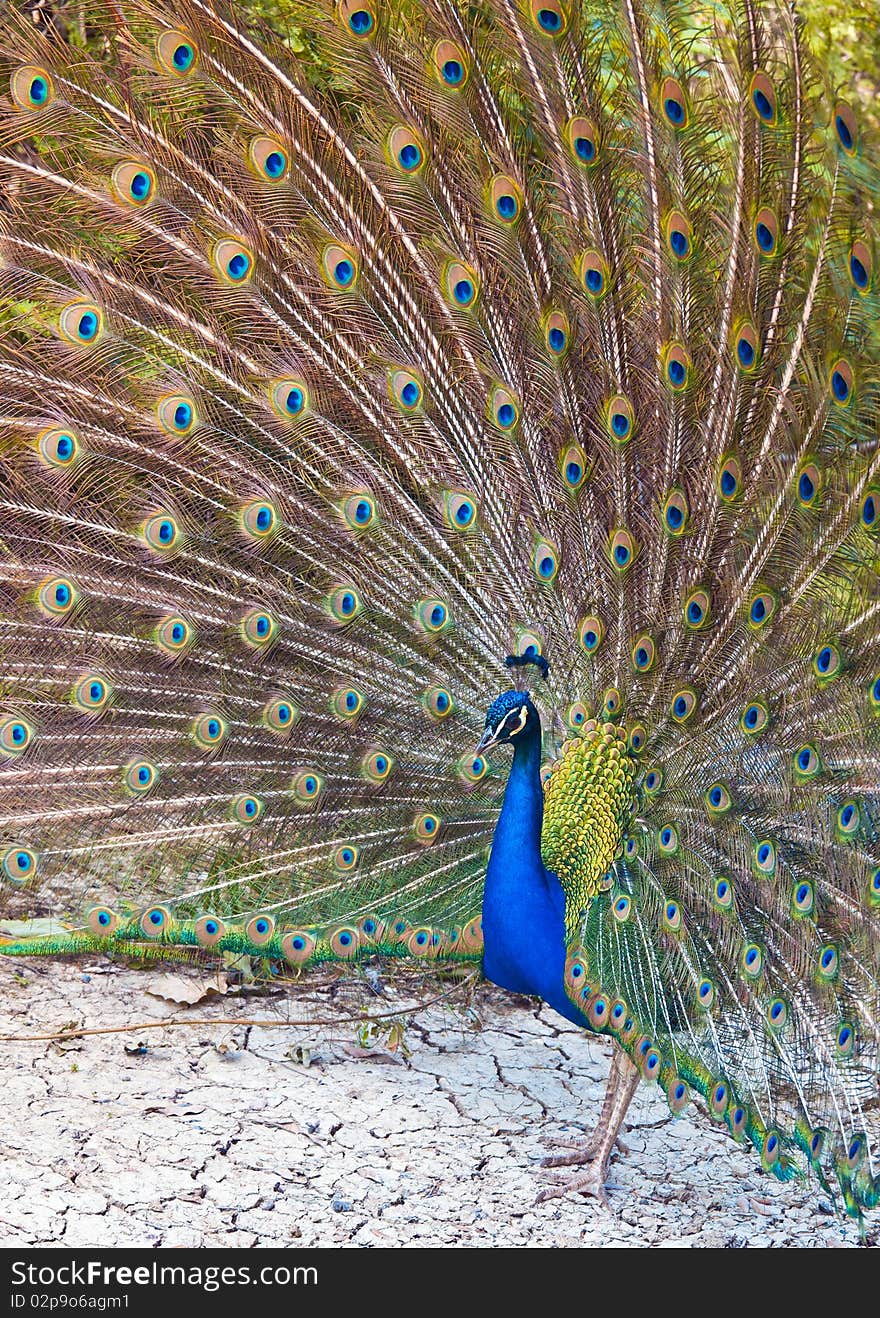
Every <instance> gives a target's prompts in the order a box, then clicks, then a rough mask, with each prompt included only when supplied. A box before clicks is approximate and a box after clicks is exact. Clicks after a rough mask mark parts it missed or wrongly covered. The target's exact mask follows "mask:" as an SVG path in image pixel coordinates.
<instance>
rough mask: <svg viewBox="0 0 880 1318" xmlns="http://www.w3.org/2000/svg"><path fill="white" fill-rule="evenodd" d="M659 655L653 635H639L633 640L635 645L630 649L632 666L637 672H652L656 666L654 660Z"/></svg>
mask: <svg viewBox="0 0 880 1318" xmlns="http://www.w3.org/2000/svg"><path fill="white" fill-rule="evenodd" d="M656 657H657V647H656V645H655V644H654V641H653V639H652V637H650V636H648V635H647V634H646V635H644V636H639V637H637V638H636V640H635V641H633V647H632V650H631V651H630V658H631V659H632V666H633V668H634V669H635V670H636V672H637V673H650V671H651V669H652V668H653V667H654V661H655V659H656Z"/></svg>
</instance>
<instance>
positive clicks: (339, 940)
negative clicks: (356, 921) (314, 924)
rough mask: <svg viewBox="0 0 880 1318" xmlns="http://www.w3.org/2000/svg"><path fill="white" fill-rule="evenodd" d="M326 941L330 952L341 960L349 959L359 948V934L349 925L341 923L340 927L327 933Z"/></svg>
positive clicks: (355, 954) (354, 955)
mask: <svg viewBox="0 0 880 1318" xmlns="http://www.w3.org/2000/svg"><path fill="white" fill-rule="evenodd" d="M328 941H329V943H330V950H331V952H333V954H334V956H337V957H339V959H340V960H342V961H351V960H352V959H353V958H354V957H356V956H357V954H358V952H359V950H360V934H359V932H358V930H357V929H353V928H351V926H350V925H343V927H342V928H341V929H334V930H333V931H332V933H328Z"/></svg>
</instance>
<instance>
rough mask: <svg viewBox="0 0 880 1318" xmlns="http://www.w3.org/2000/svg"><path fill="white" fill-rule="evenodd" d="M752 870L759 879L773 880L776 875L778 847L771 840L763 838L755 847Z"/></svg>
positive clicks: (753, 849)
mask: <svg viewBox="0 0 880 1318" xmlns="http://www.w3.org/2000/svg"><path fill="white" fill-rule="evenodd" d="M752 869H753V871H754V873H755V874H756V875H757V876H758V878H765V879H767V878H771V877H772V876H773V875H774V874H775V873H776V846H775V843H773V842H771V841H770V839H769V838H761V839H760V840H759V841H757V842H756V843H755V845H754V846H753V848H752Z"/></svg>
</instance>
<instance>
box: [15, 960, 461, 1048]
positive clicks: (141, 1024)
mask: <svg viewBox="0 0 880 1318" xmlns="http://www.w3.org/2000/svg"><path fill="white" fill-rule="evenodd" d="M475 979H476V976H472V977H471V978H470V979H465V980H462V981H461V983H459V984H453V986H452V987H451V988H450V989H447V991H446V992H444V993H438V994H437V996H436V997H433V998H428V999H427V1000H426V1001H425V1002H419V1003H416V1005H415V1006H414V1007H398V1008H397V1009H396V1010H395V1011H379V1012H366V1013H364V1012H361V1013H359V1014H358V1015H357V1016H331V1017H325V1018H312V1019H310V1020H309V1019H306V1020H284V1021H267V1020H253V1019H251V1018H250V1017H247V1016H241V1017H239V1018H238V1019H237V1020H236V1019H232V1018H230V1017H226V1016H218V1017H215V1018H214V1019H212V1018H211V1017H210V1016H208V1017H205V1016H200V1017H197V1018H193V1019H191V1020H173V1021H137V1022H135V1023H134V1024H133V1025H104V1026H100V1027H99V1028H97V1029H85V1028H83V1029H69V1030H57V1031H56V1032H54V1033H52V1034H0V1043H42V1042H52V1041H53V1040H55V1039H62V1040H67V1039H84V1038H85V1037H86V1036H87V1035H92V1034H133V1033H135V1032H136V1031H139V1030H172V1029H174V1028H175V1026H178V1025H204V1026H212V1025H250V1026H259V1027H260V1028H263V1029H270V1030H271V1029H277V1028H278V1027H279V1026H284V1027H286V1028H290V1027H291V1026H293V1025H304V1026H314V1025H344V1024H346V1023H350V1024H359V1023H360V1022H361V1021H364V1020H367V1021H381V1020H387V1019H389V1018H392V1017H395V1016H412V1015H414V1014H415V1013H416V1012H419V1011H424V1009H425V1008H426V1007H433V1006H434V1005H435V1004H436V1003H438V1002H446V1001H448V999H449V998H451V997H452V996H453V994H455V993H458V992H459V991H460V990H461V989H464V988H467V987H468V986H469V985H470V984H471V983H473V982H474V980H475Z"/></svg>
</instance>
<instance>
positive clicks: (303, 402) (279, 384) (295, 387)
mask: <svg viewBox="0 0 880 1318" xmlns="http://www.w3.org/2000/svg"><path fill="white" fill-rule="evenodd" d="M269 401H270V402H271V404H272V407H273V408H274V410H275V411H276V412H277V413H278V415H279V416H280V417H283V418H284V419H285V420H289V419H291V418H292V417H298V416H302V414H303V412H305V411H306V410H307V408H308V405H309V392H308V390H307V389H306V387H305V385H304V384H303V382H302V380H275V381H274V382H273V384H272V386H271V388H270V389H269Z"/></svg>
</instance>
